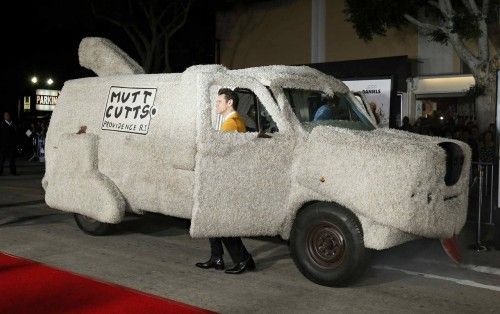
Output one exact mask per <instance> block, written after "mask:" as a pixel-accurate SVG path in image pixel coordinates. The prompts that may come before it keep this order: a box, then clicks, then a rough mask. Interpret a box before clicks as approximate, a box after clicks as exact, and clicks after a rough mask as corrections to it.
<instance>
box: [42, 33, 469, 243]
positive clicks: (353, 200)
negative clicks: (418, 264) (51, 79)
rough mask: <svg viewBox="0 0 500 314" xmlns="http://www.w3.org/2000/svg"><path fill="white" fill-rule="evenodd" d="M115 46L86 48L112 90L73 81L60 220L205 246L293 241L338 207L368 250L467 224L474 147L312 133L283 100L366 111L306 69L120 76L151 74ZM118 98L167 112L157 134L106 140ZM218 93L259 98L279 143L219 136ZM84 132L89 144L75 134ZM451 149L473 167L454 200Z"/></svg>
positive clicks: (64, 99)
mask: <svg viewBox="0 0 500 314" xmlns="http://www.w3.org/2000/svg"><path fill="white" fill-rule="evenodd" d="M103 47H104V48H103ZM106 47H107V48H106ZM109 47H112V46H110V44H109V43H108V42H107V41H105V40H104V41H103V40H102V39H86V40H84V41H83V42H82V45H81V48H80V56H81V60H82V65H84V66H86V67H88V68H91V69H93V70H94V71H96V73H98V74H99V75H103V76H105V77H98V78H85V79H79V80H74V81H69V82H66V84H65V86H64V88H63V90H62V92H61V95H60V98H59V101H58V105H57V106H56V109H55V111H54V113H53V116H52V121H51V124H50V127H49V131H48V135H47V143H46V160H47V170H46V173H45V177H44V179H43V186H44V188H45V189H46V200H47V203H48V204H49V205H50V206H51V207H54V208H58V209H61V210H65V211H69V212H77V213H81V214H84V215H87V216H89V217H92V218H94V219H97V220H99V221H103V222H111V223H117V222H119V221H120V220H121V218H122V216H123V213H124V211H132V212H136V213H141V212H142V211H151V212H159V213H163V214H165V215H172V216H176V217H183V218H191V219H192V221H191V230H190V233H191V235H192V236H194V237H207V236H253V235H278V234H279V235H281V236H282V237H283V238H288V236H289V234H290V230H291V228H292V227H293V221H294V218H295V215H296V213H297V211H298V210H299V209H300V208H302V206H303V205H304V204H306V203H308V202H310V201H324V202H333V203H337V204H339V205H342V206H344V207H346V208H348V209H350V210H351V211H353V212H354V213H355V214H356V215H357V216H358V217H359V219H360V222H361V224H362V226H363V231H364V237H365V239H364V240H365V246H366V247H368V248H374V249H384V248H388V247H391V246H394V245H397V244H399V243H402V242H405V241H409V240H411V239H414V238H416V237H422V236H423V237H435V238H442V237H449V236H451V235H453V234H457V233H458V232H459V231H460V229H461V228H462V226H463V224H464V223H465V217H466V209H467V199H468V198H467V197H468V180H469V169H470V149H469V148H468V146H467V145H466V144H464V143H462V142H458V141H453V140H447V139H442V138H436V137H426V136H420V135H415V134H410V133H406V132H401V131H396V130H380V129H378V130H375V131H370V132H368V131H355V130H347V129H342V128H337V127H331V126H321V127H316V128H314V129H313V131H312V132H311V133H308V132H307V131H306V130H305V129H304V128H303V127H302V126H301V125H300V123H299V121H298V120H297V119H296V117H295V115H294V113H293V112H292V110H291V107H290V105H289V104H288V100H287V98H286V97H285V94H284V93H283V89H282V88H283V87H287V88H303V89H311V90H321V91H324V92H325V93H327V94H334V93H340V94H346V95H347V96H348V97H349V98H350V99H351V100H353V101H354V98H353V97H354V96H353V95H352V94H349V92H348V89H347V87H346V86H345V85H344V84H343V83H342V82H340V81H338V80H336V79H334V78H332V77H330V76H327V75H325V74H323V73H321V72H318V71H316V70H313V69H310V68H308V67H286V66H270V67H262V68H252V69H244V70H236V71H229V70H227V69H226V68H224V67H223V66H219V65H208V66H195V67H191V68H189V69H187V70H186V71H185V72H184V73H182V74H154V75H137V74H134V75H118V76H117V75H113V76H108V75H110V74H112V73H130V74H132V73H137V72H136V71H139V70H138V69H137V68H136V66H135V65H133V64H132V63H131V62H129V61H127V60H128V59H127V58H128V57H124V56H123V55H122V52H120V53H117V52H116V51H117V50H116V49H115V48H114V47H112V48H111V49H108V48H109ZM94 54H96V56H93V55H94ZM124 60H125V61H124ZM115 66H116V71H117V72H113V71H114V70H113V68H114V67H115ZM127 71H129V72H127ZM113 86H120V87H130V88H156V89H157V92H156V98H155V101H154V105H155V107H156V108H157V109H158V112H157V114H156V115H155V116H154V117H152V118H151V122H150V126H149V132H148V134H147V135H140V134H130V133H120V132H113V131H106V130H102V123H103V114H104V109H105V106H106V102H107V99H108V94H109V92H110V88H111V87H113ZM220 87H230V88H235V87H241V88H248V89H251V90H252V91H253V92H254V93H255V94H256V95H257V97H258V98H259V100H260V101H261V102H262V103H263V104H264V105H265V107H266V109H267V111H268V112H269V114H270V115H271V116H272V117H273V120H274V121H275V122H276V124H277V126H278V128H279V132H278V133H273V134H271V136H272V138H267V139H265V138H257V134H256V133H244V134H238V133H221V132H218V131H217V130H215V129H214V127H213V126H214V125H215V121H214V119H215V118H216V113H215V111H214V105H215V103H214V101H215V95H216V91H217V90H218V88H220ZM268 87H269V88H268ZM270 91H272V94H271V93H270ZM355 105H356V106H358V107H360V109H363V110H361V111H363V112H364V111H365V110H364V108H362V104H359V102H357V103H355ZM82 126H85V127H86V128H87V129H86V133H85V134H76V133H77V132H78V130H80V128H81V127H82ZM443 141H448V142H453V143H456V144H457V145H459V146H460V147H461V149H462V151H463V152H464V155H465V163H464V167H463V169H462V174H461V177H460V180H459V181H458V182H457V183H456V184H455V185H454V186H451V187H447V186H446V185H445V183H444V174H445V166H446V165H445V151H444V150H443V149H442V148H441V147H439V146H438V144H439V143H440V142H443ZM321 178H323V179H324V180H320V179H321ZM322 181H324V182H322ZM445 199H447V200H446V201H445Z"/></svg>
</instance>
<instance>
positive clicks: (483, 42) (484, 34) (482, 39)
mask: <svg viewBox="0 0 500 314" xmlns="http://www.w3.org/2000/svg"><path fill="white" fill-rule="evenodd" d="M477 22H478V24H479V30H480V31H481V34H480V35H479V38H478V39H477V46H478V47H477V48H478V57H479V60H480V61H481V62H488V61H489V58H490V49H489V48H490V47H489V45H488V25H487V24H486V17H485V16H484V15H483V16H481V17H480V18H479V19H478V21H477Z"/></svg>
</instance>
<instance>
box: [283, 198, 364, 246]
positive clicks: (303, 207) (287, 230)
mask: <svg viewBox="0 0 500 314" xmlns="http://www.w3.org/2000/svg"><path fill="white" fill-rule="evenodd" d="M317 203H323V204H327V205H329V206H333V207H337V208H342V209H343V210H346V211H349V212H350V213H352V214H353V215H354V216H355V217H356V219H357V220H358V223H359V225H360V226H361V227H362V224H361V221H360V220H359V218H358V215H356V213H354V212H353V211H352V210H350V209H349V208H347V207H345V206H342V205H340V204H339V203H336V202H331V201H319V200H312V201H307V202H304V203H302V205H301V206H300V207H299V208H298V209H297V210H296V211H295V213H294V214H293V216H292V217H291V218H292V219H291V221H289V225H288V228H282V230H283V231H284V232H283V231H282V232H281V237H282V238H283V239H288V238H289V236H290V232H291V230H292V228H293V224H294V223H295V219H296V218H297V215H298V214H300V212H301V211H303V210H306V208H307V207H309V206H310V205H313V204H317ZM361 232H363V228H361ZM363 233H364V232H363Z"/></svg>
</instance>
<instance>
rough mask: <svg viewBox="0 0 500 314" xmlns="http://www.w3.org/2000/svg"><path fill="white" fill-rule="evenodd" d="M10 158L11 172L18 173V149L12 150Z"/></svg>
mask: <svg viewBox="0 0 500 314" xmlns="http://www.w3.org/2000/svg"><path fill="white" fill-rule="evenodd" d="M8 158H9V168H10V173H11V174H16V151H10V152H9V156H8Z"/></svg>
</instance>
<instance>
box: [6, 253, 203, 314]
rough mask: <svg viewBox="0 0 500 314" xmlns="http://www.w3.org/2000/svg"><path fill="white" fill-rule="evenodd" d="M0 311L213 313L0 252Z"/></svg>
mask: <svg viewBox="0 0 500 314" xmlns="http://www.w3.org/2000/svg"><path fill="white" fill-rule="evenodd" d="M0 313H176V314H183V313H213V312H210V311H207V310H203V309H200V308H196V307H192V306H189V305H186V304H183V303H179V302H176V301H172V300H168V299H163V298H160V297H156V296H153V295H148V294H145V293H142V292H140V291H136V290H132V289H128V288H125V287H121V286H118V285H113V284H107V283H102V282H98V281H95V280H92V279H89V278H85V277H82V276H79V275H76V274H72V273H68V272H66V271H62V270H58V269H54V268H52V267H48V266H45V265H43V264H40V263H36V262H33V261H30V260H26V259H23V258H19V257H14V256H11V255H6V254H2V253H0Z"/></svg>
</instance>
